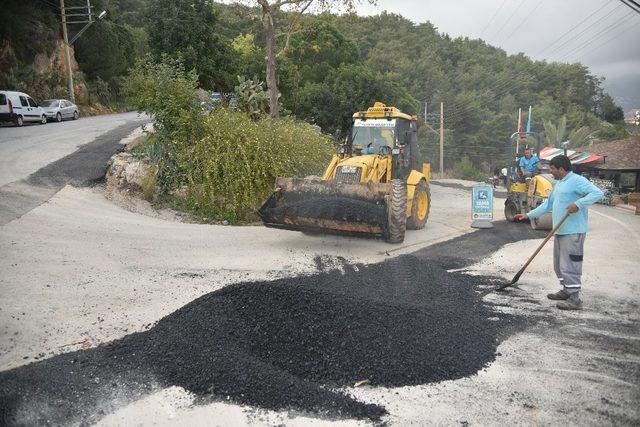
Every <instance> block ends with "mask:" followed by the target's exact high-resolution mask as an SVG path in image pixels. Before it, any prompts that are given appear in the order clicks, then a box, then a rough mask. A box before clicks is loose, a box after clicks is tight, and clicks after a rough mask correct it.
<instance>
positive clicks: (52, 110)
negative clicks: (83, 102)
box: [40, 99, 80, 122]
mask: <svg viewBox="0 0 640 427" xmlns="http://www.w3.org/2000/svg"><path fill="white" fill-rule="evenodd" d="M40 107H42V109H43V110H44V114H46V116H47V118H48V119H49V120H55V121H56V122H61V121H62V120H64V119H73V120H78V118H80V113H79V112H78V106H77V105H76V104H73V103H71V102H69V101H67V100H66V99H46V100H44V101H42V102H41V103H40Z"/></svg>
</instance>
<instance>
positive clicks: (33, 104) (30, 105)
mask: <svg viewBox="0 0 640 427" xmlns="http://www.w3.org/2000/svg"><path fill="white" fill-rule="evenodd" d="M27 101H29V107H37V106H38V104H36V101H34V100H33V99H31V98H27Z"/></svg>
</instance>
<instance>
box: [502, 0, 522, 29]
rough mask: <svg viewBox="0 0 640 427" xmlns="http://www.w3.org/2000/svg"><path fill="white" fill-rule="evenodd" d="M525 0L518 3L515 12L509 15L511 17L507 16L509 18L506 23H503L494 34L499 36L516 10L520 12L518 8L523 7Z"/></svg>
mask: <svg viewBox="0 0 640 427" xmlns="http://www.w3.org/2000/svg"><path fill="white" fill-rule="evenodd" d="M524 2H525V0H520V3H519V4H518V6H517V7H516V8H515V9H514V10H513V13H512V14H511V15H509V17H508V18H507V20H506V21H505V23H504V24H502V27H500V29H499V30H498V32H497V33H495V34H494V36H495V37H497V36H498V35H499V34H500V33H501V32H502V30H503V29H504V28H505V27H506V26H507V25H508V24H509V22H511V18H513V16H514V15H515V14H516V12H518V10H520V8H521V7H522V5H523V4H524Z"/></svg>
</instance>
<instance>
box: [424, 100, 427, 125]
mask: <svg viewBox="0 0 640 427" xmlns="http://www.w3.org/2000/svg"><path fill="white" fill-rule="evenodd" d="M424 124H425V125H426V124H427V101H424Z"/></svg>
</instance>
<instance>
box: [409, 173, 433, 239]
mask: <svg viewBox="0 0 640 427" xmlns="http://www.w3.org/2000/svg"><path fill="white" fill-rule="evenodd" d="M430 209H431V191H430V190H429V184H427V182H426V181H424V180H422V181H420V182H419V183H418V185H416V189H415V191H414V192H413V202H412V203H411V216H410V217H409V218H408V219H407V230H422V229H423V228H424V226H425V224H426V223H427V218H429V210H430Z"/></svg>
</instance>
